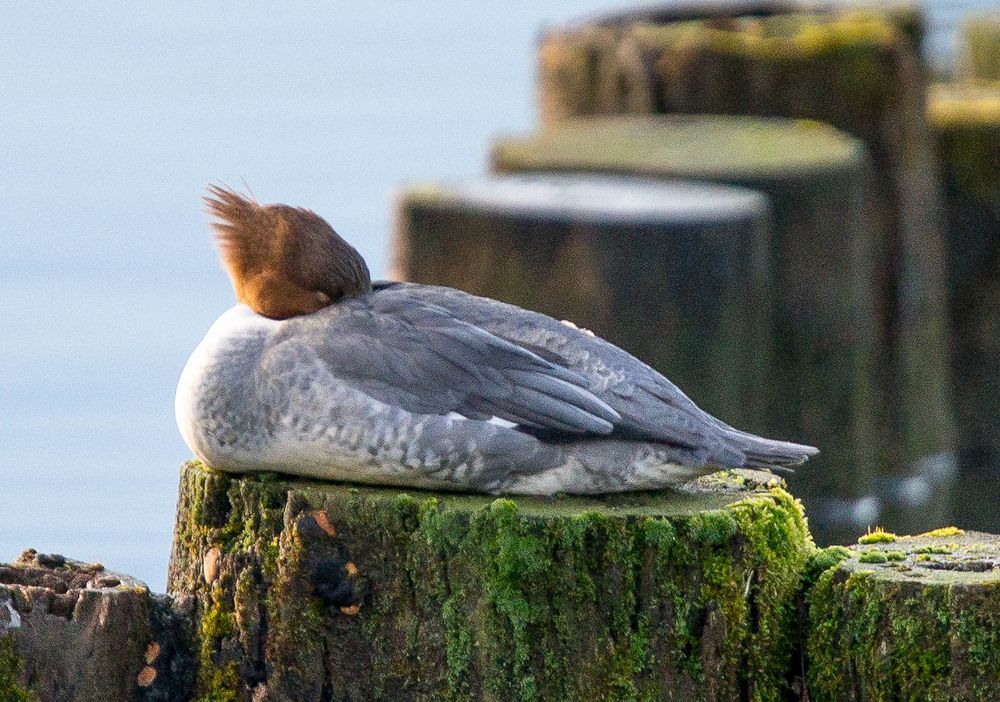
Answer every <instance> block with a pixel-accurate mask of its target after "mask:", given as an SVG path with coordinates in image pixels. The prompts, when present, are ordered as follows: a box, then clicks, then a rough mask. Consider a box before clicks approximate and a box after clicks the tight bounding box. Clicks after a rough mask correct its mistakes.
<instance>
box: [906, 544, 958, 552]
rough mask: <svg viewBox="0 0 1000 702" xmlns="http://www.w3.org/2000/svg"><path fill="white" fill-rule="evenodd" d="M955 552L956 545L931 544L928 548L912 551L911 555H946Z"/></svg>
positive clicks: (919, 547)
mask: <svg viewBox="0 0 1000 702" xmlns="http://www.w3.org/2000/svg"><path fill="white" fill-rule="evenodd" d="M954 550H955V545H954V544H941V545H938V544H929V545H927V546H917V547H916V548H914V549H913V550H912V551H911V553H921V554H925V553H937V554H944V553H952V552H953V551H954Z"/></svg>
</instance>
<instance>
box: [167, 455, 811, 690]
mask: <svg viewBox="0 0 1000 702" xmlns="http://www.w3.org/2000/svg"><path fill="white" fill-rule="evenodd" d="M760 479H761V476H760V474H750V473H748V474H741V475H735V474H733V475H729V474H726V475H723V474H720V475H718V476H712V477H710V478H705V479H703V481H702V482H701V483H699V484H698V485H696V486H693V487H692V488H691V489H690V490H688V491H686V492H663V493H646V494H628V495H620V496H616V497H608V498H603V499H579V498H554V499H552V498H517V499H495V498H492V497H489V496H481V495H480V496H475V495H456V494H430V493H423V492H419V491H405V492H403V491H400V490H396V489H379V488H372V487H358V488H355V487H351V486H348V485H338V484H330V483H326V484H324V483H316V482H307V481H302V480H291V479H287V480H286V479H284V478H277V477H273V476H271V477H268V476H262V477H251V476H247V477H235V476H226V475H223V474H220V473H216V472H213V471H211V470H208V469H206V468H204V467H202V466H200V465H198V464H194V463H191V464H188V465H186V466H185V467H184V469H183V472H182V476H181V488H180V501H179V505H178V513H177V526H176V532H175V541H174V549H173V555H172V558H171V564H170V576H169V588H170V591H171V592H172V593H174V594H180V593H184V594H192V595H194V596H195V598H196V599H197V607H196V610H195V611H196V621H197V622H198V626H199V628H200V648H199V650H200V666H201V667H200V670H199V673H198V679H199V686H198V693H199V697H198V699H253V700H299V701H302V702H308V701H309V700H328V699H335V700H343V699H351V700H368V699H384V700H504V701H507V700H570V699H595V700H596V699H609V700H610V699H614V700H636V699H684V700H725V701H726V702H729V701H730V700H733V699H740V698H745V699H759V700H776V699H779V696H780V695H781V694H782V693H783V692H784V691H785V690H786V689H787V684H788V683H787V682H786V681H787V678H788V671H789V668H790V665H791V660H790V655H789V654H790V647H791V646H792V642H793V639H794V636H795V633H794V632H795V631H796V627H795V620H794V618H795V607H794V605H793V604H792V601H793V599H794V593H795V592H796V591H797V588H798V582H799V571H800V569H801V567H802V565H803V563H804V561H805V559H806V556H807V552H808V549H809V543H810V542H809V537H808V532H807V530H806V527H805V523H804V520H803V518H802V514H801V512H800V509H799V507H798V505H797V504H796V503H795V502H794V501H793V500H792V499H791V498H790V497H789V496H788V495H787V493H785V492H784V491H783V490H782V489H781V488H780V487H778V486H777V482H776V481H775V480H774V479H773V478H771V477H770V476H766V475H765V476H763V479H764V480H768V481H769V482H767V483H761V482H759V480H760ZM227 695H228V696H227Z"/></svg>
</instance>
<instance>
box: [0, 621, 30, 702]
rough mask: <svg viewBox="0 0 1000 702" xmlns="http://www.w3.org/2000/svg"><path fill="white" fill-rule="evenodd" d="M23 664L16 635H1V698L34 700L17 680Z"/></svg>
mask: <svg viewBox="0 0 1000 702" xmlns="http://www.w3.org/2000/svg"><path fill="white" fill-rule="evenodd" d="M22 665H23V663H22V661H21V657H20V656H19V655H18V654H17V649H16V648H15V645H14V635H13V634H7V635H6V636H0V700H3V702H33V700H34V699H35V697H34V695H32V694H31V693H30V692H29V691H28V690H26V689H24V688H23V687H21V685H20V684H19V683H18V681H17V677H18V675H19V674H20V673H21V668H22Z"/></svg>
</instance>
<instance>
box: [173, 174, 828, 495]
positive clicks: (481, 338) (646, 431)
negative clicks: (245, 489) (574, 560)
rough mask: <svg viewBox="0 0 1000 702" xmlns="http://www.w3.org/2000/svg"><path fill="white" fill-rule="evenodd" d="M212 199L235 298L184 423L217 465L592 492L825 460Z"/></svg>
mask: <svg viewBox="0 0 1000 702" xmlns="http://www.w3.org/2000/svg"><path fill="white" fill-rule="evenodd" d="M209 192H210V194H209V196H208V197H206V198H205V201H206V203H207V206H208V210H209V212H210V214H211V215H212V216H214V218H215V220H216V221H215V222H214V223H213V225H212V226H213V228H214V230H215V232H216V234H217V238H218V243H219V246H220V249H221V252H222V258H223V260H224V262H225V265H226V268H227V269H228V272H229V275H230V277H231V279H232V282H233V287H234V289H235V292H236V297H237V299H238V301H239V304H237V305H236V306H235V307H233V308H232V309H230V310H229V311H227V312H225V313H224V314H223V315H222V316H221V317H220V318H219V319H218V320H217V321H216V322H215V323H214V324H213V325H212V327H211V328H210V329H209V331H208V334H207V335H206V336H205V338H204V340H202V342H201V343H200V344H199V345H198V347H197V348H196V349H195V351H194V353H193V354H192V356H191V358H190V360H189V361H188V362H187V365H186V366H185V368H184V371H183V373H182V375H181V378H180V382H179V385H178V388H177V396H176V414H177V423H178V426H179V427H180V431H181V434H182V435H183V437H184V440H185V441H186V442H187V445H188V446H189V447H190V449H191V450H192V451H193V452H194V453H195V454H196V455H197V456H198V457H199V458H200V459H201V460H202V461H204V462H205V463H206V464H208V465H210V466H212V467H213V468H216V469H218V470H222V471H228V472H234V473H248V472H254V471H272V472H280V473H287V474H292V475H300V476H307V477H311V478H321V479H329V480H344V481H351V482H359V483H372V484H384V485H395V486H405V487H418V488H433V489H444V490H460V491H468V492H485V493H512V494H539V495H548V494H553V493H560V492H562V493H575V494H599V493H610V492H622V491H627V490H648V489H655V488H662V487H666V486H670V485H675V484H678V483H681V482H684V481H687V480H690V479H692V478H695V477H698V476H701V475H705V474H708V473H712V472H714V471H717V470H720V469H724V468H741V467H746V468H759V469H776V468H785V467H789V466H794V465H797V464H799V463H801V462H803V461H805V460H806V459H807V458H808V457H809V456H811V455H813V454H815V453H816V449H815V448H812V447H809V446H802V445H799V444H793V443H787V442H783V441H773V440H770V439H764V438H762V437H759V436H754V435H753V434H748V433H745V432H742V431H739V430H737V429H734V428H733V427H730V426H728V425H727V424H725V423H723V422H721V421H720V420H718V419H716V418H715V417H712V416H711V415H709V414H708V413H706V412H704V411H702V410H701V409H699V408H698V407H697V406H696V405H695V404H694V403H693V402H692V401H691V400H690V399H688V397H687V396H686V395H685V394H684V393H683V392H681V391H680V390H679V389H678V388H677V387H676V386H675V385H674V384H673V383H671V382H670V381H669V380H667V379H666V378H665V377H663V376H662V375H660V374H659V373H657V372H656V371H654V370H653V369H652V368H650V367H649V366H647V365H646V364H644V363H642V362H641V361H639V360H638V359H636V358H634V357H632V356H631V355H629V354H628V353H626V352H625V351H623V350H621V349H620V348H618V347H616V346H614V345H612V344H610V343H609V342H607V341H604V340H603V339H601V338H599V337H597V336H594V335H593V334H592V333H590V332H587V331H585V330H582V329H578V328H576V327H575V326H573V325H572V324H569V323H565V322H560V321H558V320H556V319H553V318H551V317H547V316H545V315H542V314H538V313H535V312H530V311H528V310H524V309H521V308H519V307H515V306H513V305H508V304H504V303H502V302H498V301H496V300H490V299H487V298H482V297H476V296H473V295H469V294H467V293H464V292H461V291H459V290H454V289H451V288H445V287H436V286H429V285H416V284H412V283H395V282H379V281H376V282H374V283H373V282H372V281H371V278H370V275H369V272H368V267H367V266H366V265H365V261H364V259H363V258H362V257H361V255H360V254H359V253H358V252H357V251H356V250H355V249H354V248H353V247H352V246H351V245H350V244H348V243H347V242H346V241H344V239H342V238H341V237H340V236H339V235H338V234H337V233H336V232H335V231H334V230H333V229H332V228H331V227H330V225H329V224H327V223H326V221H324V220H323V219H322V218H321V217H320V216H318V215H317V214H315V213H314V212H311V211H310V210H306V209H301V208H295V207H289V206H286V205H260V204H258V203H257V202H255V201H254V200H253V199H252V198H248V197H244V196H242V195H240V194H238V193H236V192H234V191H232V190H229V189H225V188H220V187H212V188H210V189H209Z"/></svg>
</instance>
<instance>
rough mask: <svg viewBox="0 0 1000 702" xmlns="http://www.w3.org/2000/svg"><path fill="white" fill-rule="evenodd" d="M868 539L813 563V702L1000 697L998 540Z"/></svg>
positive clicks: (964, 535) (970, 535) (961, 536)
mask: <svg viewBox="0 0 1000 702" xmlns="http://www.w3.org/2000/svg"><path fill="white" fill-rule="evenodd" d="M860 541H861V544H860V545H858V546H854V547H852V548H850V549H844V548H840V547H833V548H832V549H828V550H827V551H826V552H823V553H821V554H819V555H818V556H817V557H816V560H815V561H814V563H813V566H812V573H811V575H810V577H811V579H813V583H812V585H811V586H810V589H809V590H808V593H807V596H806V599H807V603H808V611H809V623H808V634H807V647H806V648H807V651H806V653H807V656H806V670H807V674H808V675H807V677H808V681H809V699H811V700H816V702H823V701H825V700H982V701H983V702H986V701H987V700H990V701H992V700H996V699H1000V676H998V675H997V671H998V670H1000V537H997V536H994V535H991V534H982V533H978V532H962V530H960V529H955V528H954V527H950V528H946V529H938V530H936V531H933V532H928V533H927V534H922V535H920V536H904V537H897V536H894V535H892V534H886V533H884V532H875V533H872V534H869V535H867V536H865V537H862V538H861V539H860ZM841 559H842V560H841ZM838 561H839V563H838ZM831 564H833V565H831Z"/></svg>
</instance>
